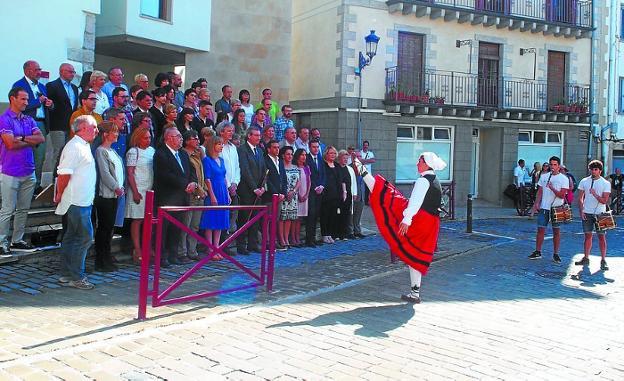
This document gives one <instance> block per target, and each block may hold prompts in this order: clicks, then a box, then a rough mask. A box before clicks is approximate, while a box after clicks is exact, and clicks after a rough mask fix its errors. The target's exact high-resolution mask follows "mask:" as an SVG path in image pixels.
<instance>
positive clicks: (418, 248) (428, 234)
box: [370, 174, 442, 275]
mask: <svg viewBox="0 0 624 381" xmlns="http://www.w3.org/2000/svg"><path fill="white" fill-rule="evenodd" d="M423 178H425V179H426V180H427V181H429V189H428V190H427V193H426V195H425V198H424V200H423V203H422V206H421V207H420V209H419V210H418V212H417V213H416V214H415V215H414V217H413V218H412V223H411V225H410V227H409V229H408V230H407V234H405V235H404V236H401V235H399V225H400V224H401V221H402V220H403V211H404V210H405V209H406V208H407V205H408V203H409V199H407V198H405V197H404V196H403V194H401V192H400V191H399V190H398V189H397V188H396V187H395V186H394V185H393V184H391V183H390V182H389V181H387V180H386V179H384V178H383V177H382V176H380V175H376V176H375V187H374V188H373V192H372V193H371V196H370V205H371V208H372V210H373V214H374V216H375V221H376V222H377V226H378V227H379V232H380V233H381V236H382V237H383V238H384V239H385V240H386V242H387V243H388V245H389V246H390V251H391V252H392V253H393V254H396V255H397V256H399V257H400V258H401V259H402V260H403V262H405V263H407V264H408V265H409V266H410V267H412V268H414V269H415V270H418V271H419V272H420V273H421V274H423V275H425V274H426V273H427V270H428V269H429V265H430V264H431V260H432V259H433V252H434V251H435V248H436V245H437V243H438V233H439V231H440V210H439V208H440V204H441V201H442V188H441V186H440V182H439V181H438V179H437V178H436V176H435V175H434V174H426V175H424V176H423Z"/></svg>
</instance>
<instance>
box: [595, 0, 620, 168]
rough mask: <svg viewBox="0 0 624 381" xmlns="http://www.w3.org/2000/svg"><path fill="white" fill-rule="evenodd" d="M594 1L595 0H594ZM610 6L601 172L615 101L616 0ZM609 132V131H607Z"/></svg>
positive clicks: (606, 161)
mask: <svg viewBox="0 0 624 381" xmlns="http://www.w3.org/2000/svg"><path fill="white" fill-rule="evenodd" d="M594 3H596V0H594ZM610 3H611V8H610V10H609V34H608V36H609V37H608V40H607V41H609V76H608V78H609V83H608V87H607V88H608V92H607V96H608V98H607V125H606V126H604V127H603V128H601V129H600V138H601V140H602V144H601V157H602V162H603V165H604V169H603V173H609V168H608V165H607V163H608V160H609V143H608V142H607V141H606V140H605V138H606V133H607V131H608V130H609V129H610V128H611V126H612V123H613V119H614V115H613V110H614V104H613V103H614V101H615V84H616V80H615V68H614V64H615V44H617V40H616V38H615V34H616V30H617V12H616V9H619V7H617V4H616V0H611V2H610ZM609 133H610V132H609Z"/></svg>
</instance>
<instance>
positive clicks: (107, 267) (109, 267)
mask: <svg viewBox="0 0 624 381" xmlns="http://www.w3.org/2000/svg"><path fill="white" fill-rule="evenodd" d="M94 269H95V271H99V272H103V273H112V272H115V271H117V270H118V268H117V266H115V265H113V264H112V263H110V264H104V265H102V264H96V265H95V267H94Z"/></svg>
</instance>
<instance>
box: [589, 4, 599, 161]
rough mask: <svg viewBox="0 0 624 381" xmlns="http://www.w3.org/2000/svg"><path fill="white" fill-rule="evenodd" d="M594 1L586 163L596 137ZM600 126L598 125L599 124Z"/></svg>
mask: <svg viewBox="0 0 624 381" xmlns="http://www.w3.org/2000/svg"><path fill="white" fill-rule="evenodd" d="M595 15H596V0H594V1H592V16H591V18H592V22H591V25H592V36H591V44H590V46H589V55H590V57H591V60H590V62H589V72H590V75H589V77H590V79H589V135H590V136H589V139H588V140H589V143H588V144H587V162H589V161H590V160H591V159H592V151H593V149H594V147H593V143H594V137H595V136H597V135H598V134H597V131H596V126H594V112H595V110H596V105H595V99H596V97H595V96H594V91H595V89H596V86H595V82H596V75H595V74H594V70H595V68H596V62H595V61H596V53H595V50H596V49H595V45H597V44H598V39H597V36H596V17H595ZM599 125H600V124H599Z"/></svg>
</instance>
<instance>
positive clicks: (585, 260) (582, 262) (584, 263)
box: [574, 257, 589, 266]
mask: <svg viewBox="0 0 624 381" xmlns="http://www.w3.org/2000/svg"><path fill="white" fill-rule="evenodd" d="M574 264H575V265H577V266H589V258H587V257H583V259H581V260H580V261H576V262H574Z"/></svg>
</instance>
